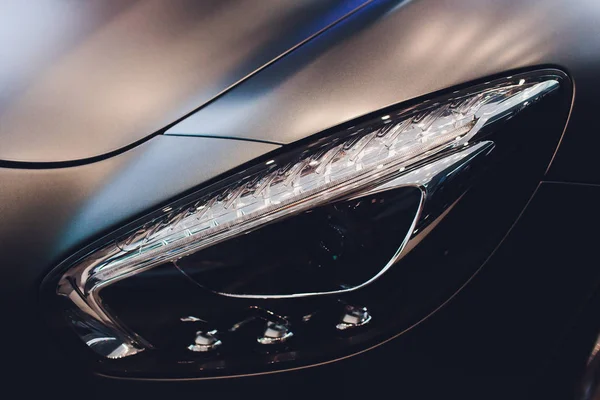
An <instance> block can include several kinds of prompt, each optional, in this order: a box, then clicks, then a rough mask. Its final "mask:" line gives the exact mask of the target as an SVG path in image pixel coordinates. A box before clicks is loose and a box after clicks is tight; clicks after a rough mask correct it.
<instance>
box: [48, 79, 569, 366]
mask: <svg viewBox="0 0 600 400" xmlns="http://www.w3.org/2000/svg"><path fill="white" fill-rule="evenodd" d="M562 80H564V76H562V75H560V74H556V73H537V74H521V75H515V76H513V77H509V78H503V79H499V80H495V81H492V82H486V83H485V84H481V85H477V86H472V87H469V88H467V89H463V90H458V91H453V92H450V93H448V94H445V95H440V96H439V97H436V98H432V99H430V100H427V101H422V102H420V103H418V104H415V105H412V106H410V107H402V106H400V107H393V108H391V109H388V110H385V111H383V112H379V113H376V114H375V115H372V116H369V117H367V118H362V119H360V120H359V121H356V122H355V123H350V124H347V125H345V126H343V127H342V128H339V129H334V130H331V131H328V132H326V133H324V134H321V135H317V136H315V138H308V139H307V140H305V141H303V142H302V143H298V144H294V145H293V146H289V148H286V147H284V148H283V149H282V150H281V151H277V152H276V153H275V154H273V155H272V156H271V157H268V158H263V159H261V160H259V161H258V162H256V163H255V164H254V165H251V166H249V167H248V168H245V169H244V170H243V171H240V172H237V173H235V174H232V175H230V176H228V177H225V178H223V179H221V180H220V181H218V182H216V183H213V184H211V185H209V186H207V187H204V188H202V189H201V190H199V191H197V192H196V193H194V194H192V195H189V196H187V197H185V198H184V199H180V200H177V201H175V202H173V204H171V205H169V206H167V207H164V208H162V209H161V210H157V211H155V212H153V213H150V214H149V215H148V216H147V217H145V218H143V219H142V220H140V221H139V222H138V223H135V224H134V229H129V230H128V231H127V232H126V233H117V234H116V235H111V236H110V239H109V240H104V241H101V243H102V244H101V245H100V246H97V247H95V248H94V250H93V251H91V252H89V253H88V254H85V255H84V256H82V257H79V258H78V259H77V261H76V262H70V263H69V264H68V265H63V266H61V267H60V271H61V273H60V275H59V278H58V286H57V288H56V293H57V294H58V295H60V296H61V297H62V298H65V299H67V300H66V301H65V302H64V305H63V307H64V311H65V312H66V314H67V316H68V321H69V324H70V325H71V326H72V327H73V328H74V329H75V331H76V332H77V334H78V335H79V337H80V338H82V339H83V341H84V342H85V343H86V344H87V346H88V347H89V348H90V349H92V350H94V351H95V352H96V353H97V354H98V355H100V356H101V357H105V358H108V359H119V358H128V357H130V356H133V355H135V354H138V353H140V352H142V351H143V350H146V349H158V348H160V347H161V346H160V345H158V344H156V343H155V342H154V341H153V340H151V339H149V338H147V337H146V335H145V334H142V333H140V331H139V330H138V329H137V328H134V327H132V326H130V324H128V323H126V322H124V321H123V319H122V318H120V317H119V316H118V313H117V312H114V310H113V307H112V304H111V301H114V302H117V300H114V299H116V298H118V294H115V293H116V291H117V289H114V290H115V293H112V294H111V290H113V289H112V288H116V287H119V285H121V282H122V283H123V285H125V286H121V287H122V288H126V287H127V286H126V283H127V282H133V278H135V277H137V276H142V275H144V273H149V271H151V270H152V271H155V272H154V274H160V273H161V272H157V271H169V272H168V274H175V275H178V276H179V277H184V278H185V280H186V282H188V283H190V282H193V286H194V287H195V288H197V290H198V291H201V292H203V293H205V295H206V296H208V297H206V298H207V299H210V300H209V301H208V303H207V302H206V301H205V303H204V310H205V311H202V312H197V313H194V315H192V314H191V312H190V315H174V316H173V317H174V320H177V321H178V322H181V323H188V324H189V323H191V324H194V323H198V324H200V325H201V328H202V329H197V328H194V332H196V333H195V334H194V335H192V336H190V338H189V343H188V345H187V346H184V347H185V351H188V352H189V351H190V350H192V352H195V353H211V352H214V351H216V349H218V351H223V352H224V351H225V350H223V349H226V347H227V346H232V348H236V347H235V346H242V345H240V344H237V345H233V344H231V342H233V341H235V340H236V339H231V337H234V336H235V335H236V334H237V333H236V332H238V331H240V330H243V329H245V328H244V327H245V326H249V325H251V324H252V323H254V322H252V321H255V320H259V321H262V322H261V323H260V328H259V331H260V332H259V334H258V335H254V336H252V337H253V338H254V339H253V341H254V342H256V343H258V345H262V346H265V345H273V344H276V345H277V344H281V343H286V342H288V341H289V339H290V338H291V337H293V336H294V333H295V329H294V327H293V322H291V321H292V320H294V318H299V321H304V322H308V321H309V320H311V319H312V318H313V317H314V315H315V313H314V308H315V307H316V308H318V309H321V308H322V307H321V308H320V305H319V302H321V301H329V300H325V299H331V298H333V297H335V298H336V299H337V300H336V301H339V296H343V295H347V294H353V295H356V296H358V298H359V299H360V298H361V297H360V296H361V293H362V292H363V289H365V288H367V287H368V286H369V285H370V284H371V283H373V282H375V281H376V280H378V279H379V278H380V277H382V275H384V274H385V273H386V272H387V271H388V270H390V269H391V268H392V267H393V266H394V265H396V264H398V262H399V261H400V260H401V259H402V258H403V257H404V256H405V255H406V254H408V252H409V251H410V250H411V249H412V248H414V247H415V245H416V243H417V242H418V241H420V240H422V239H423V237H424V235H427V233H428V232H429V231H431V229H432V228H433V226H435V224H436V223H437V222H439V220H440V218H441V217H443V216H444V215H445V214H446V213H447V212H448V210H449V209H450V208H451V207H452V206H453V205H454V204H455V203H456V202H457V200H458V199H460V197H461V196H462V195H463V194H464V193H465V191H466V189H467V188H468V187H469V186H470V184H471V180H472V178H473V176H474V174H473V170H475V172H477V171H478V170H479V169H478V168H479V166H480V165H485V163H486V158H487V156H488V155H489V154H490V153H491V152H492V150H493V149H494V146H495V144H494V139H493V137H491V136H490V135H491V134H492V133H495V132H496V131H497V130H498V128H499V127H500V126H501V123H503V122H505V121H507V120H509V119H510V118H512V117H513V116H514V115H515V114H517V113H518V112H520V111H521V110H523V109H525V108H527V107H528V106H529V105H531V104H532V103H534V102H536V101H537V100H539V99H540V98H541V97H543V96H544V95H546V94H548V93H551V92H553V91H556V90H557V89H559V87H560V85H561V81H562ZM225 156H226V155H225ZM115 236H116V238H115ZM155 276H156V275H155ZM158 281H160V279H159V280H158ZM158 281H156V282H158ZM169 285H170V284H169V279H166V278H165V279H163V280H162V282H161V283H159V288H154V289H153V290H157V292H156V293H157V296H158V293H159V292H162V291H163V290H164V291H166V292H169V291H171V292H172V290H173V288H172V287H171V288H170V287H169ZM123 290H125V291H127V290H129V289H123ZM186 290H187V289H186ZM171 292H170V293H171ZM105 294H106V295H105ZM336 296H337V297H336ZM183 302H186V300H184V301H183ZM217 303H218V304H217ZM270 304H273V307H270V306H269V305H270ZM311 307H312V308H311ZM325 308H327V307H325ZM338 308H339V307H338ZM338 308H336V310H337V311H332V312H334V313H335V315H336V317H335V318H334V319H335V323H333V324H332V326H334V327H335V330H336V331H338V332H342V331H348V330H352V329H351V328H359V327H363V326H367V325H368V324H369V323H370V321H371V318H372V315H371V313H370V310H369V309H367V308H366V307H364V306H362V305H356V304H350V303H349V302H347V301H344V302H342V308H341V309H339V310H338ZM177 312H180V310H178V311H177ZM177 312H175V311H173V313H174V314H176V313H177ZM327 312H329V311H326V312H324V314H327ZM134 325H135V324H134ZM223 326H228V327H229V328H228V329H226V330H225V329H223ZM223 332H227V333H223ZM253 332H254V331H253ZM224 335H225V336H227V335H228V337H229V341H228V340H226V339H225V338H224ZM318 335H319V334H317V336H318ZM295 336H296V337H297V336H299V334H296V335H295ZM307 337H310V335H309V334H307ZM240 340H241V341H240V343H243V340H242V339H240ZM180 347H181V346H180ZM267 347H268V346H267ZM192 352H190V353H192ZM225 354H226V352H225ZM223 357H224V359H227V357H228V356H227V355H225V356H223ZM219 362H221V361H219ZM211 365H212V364H211ZM219 365H221V367H219ZM214 368H216V369H219V368H222V364H218V362H217V364H214Z"/></svg>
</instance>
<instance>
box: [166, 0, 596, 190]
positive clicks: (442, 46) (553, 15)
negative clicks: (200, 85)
mask: <svg viewBox="0 0 600 400" xmlns="http://www.w3.org/2000/svg"><path fill="white" fill-rule="evenodd" d="M599 20H600V3H598V2H594V1H591V0H576V1H564V0H534V1H494V0H461V1H445V0H419V1H412V2H406V3H402V2H398V1H378V2H375V3H372V4H369V5H367V6H366V7H364V8H363V9H361V10H360V11H359V12H357V13H356V14H354V15H352V16H350V17H349V18H347V19H346V20H344V21H342V22H341V23H340V24H338V25H336V26H335V27H333V28H331V29H330V30H328V31H327V32H326V33H325V34H323V35H322V36H321V37H319V39H318V40H314V41H311V42H309V43H308V44H307V45H305V46H303V47H301V48H299V49H297V50H296V51H294V52H293V53H291V54H290V55H288V56H287V57H285V58H284V59H282V60H281V61H279V62H278V63H276V64H273V65H272V66H270V67H268V68H266V69H265V70H263V71H261V72H260V73H258V74H257V75H255V76H254V77H253V78H252V79H250V80H248V81H247V82H245V83H243V84H241V85H239V86H238V87H236V88H234V89H233V90H231V91H230V92H228V93H226V94H225V95H223V96H222V97H221V98H219V99H218V100H217V101H215V102H213V103H211V104H209V105H207V106H206V107H204V108H202V109H200V110H199V111H198V112H197V113H196V114H194V115H193V116H191V117H190V118H188V119H187V120H184V121H182V122H181V123H179V124H178V125H175V126H173V127H172V128H170V129H169V131H168V132H167V133H171V134H178V135H203V134H209V135H213V136H224V137H243V138H249V139H257V140H267V141H272V142H278V143H291V142H294V141H296V140H298V139H302V138H304V137H306V136H308V135H310V134H313V133H316V132H319V131H322V130H325V129H327V128H330V127H333V126H336V125H338V124H340V123H343V122H346V121H349V120H352V119H354V118H357V117H360V116H362V115H364V114H367V113H370V112H373V111H375V110H378V109H380V108H383V107H386V106H389V105H392V104H395V103H398V102H403V101H406V100H409V99H413V98H416V97H419V96H423V95H426V94H428V93H431V92H434V91H437V90H441V89H444V88H447V87H451V86H453V85H459V84H462V83H464V82H468V81H471V80H475V79H480V78H483V77H486V76H490V75H493V74H497V73H500V72H503V71H508V70H514V69H521V68H527V67H532V66H536V65H557V66H559V67H562V68H564V69H566V70H567V71H568V72H569V73H570V74H571V75H572V78H573V79H574V80H575V82H576V83H577V82H579V81H581V82H585V85H578V86H577V91H578V95H581V96H585V97H586V100H587V101H588V104H591V105H593V106H594V105H595V106H597V107H600V100H598V96H597V95H596V94H597V93H598V92H599V91H600V81H599V80H598V79H595V74H597V71H598V70H600V57H598V56H597V54H600V24H598V23H597V22H598V21H599ZM581 107H582V106H580V105H579V103H577V101H576V102H575V106H574V109H573V118H574V119H575V120H574V121H572V122H575V121H578V120H580V119H582V120H585V122H583V121H582V122H579V123H580V124H586V125H588V126H593V125H594V122H593V121H591V120H590V114H585V112H583V110H582V109H581ZM579 138H580V141H578V142H577V143H576V144H574V145H575V146H577V150H581V148H584V149H585V150H586V151H592V150H591V148H594V146H591V148H590V147H589V146H586V145H585V144H583V143H581V136H580V137H579ZM586 139H587V140H589V138H586ZM572 140H577V138H570V137H567V139H566V140H565V142H564V143H563V144H564V147H567V146H572V144H571V143H572ZM592 140H594V139H593V138H592ZM596 140H597V139H596ZM589 143H590V142H589V141H588V144H589ZM596 143H597V141H595V142H594V144H596ZM588 149H589V150H588ZM591 156H592V154H589V155H588V154H586V157H582V158H578V159H577V160H576V163H581V164H582V165H581V168H580V169H583V170H584V171H585V170H586V169H590V168H593V165H591V164H592V163H593V162H592V160H593V159H594V157H591ZM560 160H561V155H560V152H559V155H558V157H557V161H560ZM570 162H572V160H570ZM564 167H565V168H572V167H573V165H570V166H569V165H564ZM588 175H589V174H588ZM591 178H592V177H591ZM591 178H590V179H591ZM595 179H596V180H598V178H597V177H596V178H595Z"/></svg>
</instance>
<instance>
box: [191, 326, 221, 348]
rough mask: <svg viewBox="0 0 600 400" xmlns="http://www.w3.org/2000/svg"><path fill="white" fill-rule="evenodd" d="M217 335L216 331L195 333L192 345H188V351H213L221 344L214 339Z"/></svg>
mask: <svg viewBox="0 0 600 400" xmlns="http://www.w3.org/2000/svg"><path fill="white" fill-rule="evenodd" d="M217 333H218V332H217V331H216V330H213V331H209V332H203V331H198V332H196V338H195V339H194V344H191V345H189V346H188V350H191V351H194V352H199V353H205V352H208V351H213V350H215V349H216V348H217V347H219V346H220V345H221V344H222V342H221V341H220V340H219V339H218V338H217V337H216V335H217Z"/></svg>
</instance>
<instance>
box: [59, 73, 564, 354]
mask: <svg viewBox="0 0 600 400" xmlns="http://www.w3.org/2000/svg"><path fill="white" fill-rule="evenodd" d="M558 86H559V82H558V80H557V79H554V78H552V77H546V78H544V79H532V80H525V81H523V80H522V79H521V80H520V81H519V80H516V81H515V80H510V79H508V80H507V79H505V80H501V81H496V82H492V83H491V84H486V85H481V86H478V87H476V88H474V89H471V90H469V91H464V92H459V93H458V94H456V95H455V96H454V97H452V96H451V97H446V98H444V99H443V100H441V101H438V102H435V101H428V102H424V103H422V104H420V105H418V106H415V107H412V108H409V109H402V110H399V111H394V112H390V111H388V112H386V113H385V114H380V115H378V116H375V117H373V118H372V119H371V120H368V121H366V122H364V123H361V124H359V125H357V126H354V127H352V128H349V129H346V130H343V131H340V132H337V133H335V134H332V135H330V136H328V137H324V138H320V139H318V140H315V141H314V142H313V143H310V144H308V145H306V146H304V147H297V148H293V149H292V150H290V151H288V152H285V153H283V154H280V155H277V156H274V157H271V158H270V159H269V160H268V161H266V162H261V163H259V164H257V165H255V166H254V167H252V168H249V169H247V170H246V171H243V172H241V173H238V174H237V175H234V176H231V177H230V178H228V179H225V180H223V181H222V182H219V183H216V184H214V185H211V186H209V187H207V188H205V189H204V190H202V191H201V192H199V193H198V194H197V195H196V198H195V200H194V201H193V202H190V203H188V204H186V205H185V206H175V205H172V206H169V207H165V208H163V209H162V210H161V211H160V212H159V213H158V214H159V215H157V216H156V217H155V218H154V219H152V220H151V221H150V222H148V223H145V224H144V225H143V226H141V227H139V229H137V230H135V231H133V232H130V233H128V234H126V235H124V236H122V237H121V238H120V239H118V240H117V241H115V242H112V243H109V244H108V245H105V246H104V247H102V248H100V249H98V250H97V251H95V252H93V253H92V254H89V255H87V256H86V257H84V258H82V259H80V260H79V261H78V262H77V263H76V264H75V265H72V266H71V267H70V268H69V269H68V270H67V272H66V273H64V275H63V276H62V279H61V280H60V282H59V286H58V290H57V291H58V293H59V294H61V295H63V296H67V297H68V298H69V299H71V301H72V303H73V305H74V306H75V310H76V312H75V313H73V315H77V316H78V318H79V319H78V321H79V322H76V323H74V324H75V325H77V326H78V327H79V328H81V327H84V328H86V327H87V328H86V329H83V330H84V331H85V332H86V333H85V334H83V333H82V334H80V335H82V337H83V336H86V335H87V336H86V337H92V338H93V339H101V340H102V339H103V340H110V342H111V343H114V344H115V347H118V346H120V347H119V348H120V349H121V350H120V351H118V352H116V353H115V352H114V349H109V350H106V347H105V346H104V347H102V349H101V350H98V352H99V353H100V354H102V355H103V356H106V357H109V358H116V357H125V356H130V355H133V354H136V353H137V352H139V351H141V350H143V349H145V348H149V347H151V345H150V344H149V343H147V342H146V341H144V340H143V339H142V338H141V337H139V336H137V335H136V334H135V333H133V332H131V331H130V330H129V329H127V328H126V327H125V326H123V324H121V323H120V322H119V321H118V320H117V318H116V317H114V316H112V315H110V313H109V312H107V310H106V307H105V306H104V305H103V302H102V300H101V298H100V296H99V293H100V291H101V289H102V288H104V287H106V286H108V285H110V284H112V283H115V282H117V281H120V280H122V279H125V278H127V277H130V276H132V275H134V274H137V273H140V272H142V271H145V270H147V269H149V268H153V267H155V266H157V265H160V264H161V263H164V262H168V261H176V260H178V259H180V258H182V257H185V256H188V255H190V254H192V253H195V252H198V251H199V250H202V249H205V248H207V247H209V246H213V245H215V244H217V243H221V242H223V241H226V240H228V239H230V238H233V237H236V236H239V235H241V234H243V233H246V232H249V231H252V230H256V229H257V228H259V227H261V226H264V225H266V224H269V223H272V222H274V221H277V220H280V219H282V218H286V217H289V216H291V215H296V214H298V213H300V212H303V211H307V210H311V209H313V208H315V207H317V206H321V205H324V204H328V203H330V202H332V201H334V200H339V199H342V198H350V197H353V198H355V197H360V196H361V194H364V193H372V192H373V191H376V190H378V188H381V187H387V188H389V187H390V182H394V181H396V180H398V179H400V181H402V184H403V185H412V186H417V187H419V186H420V185H422V184H424V182H425V180H426V179H429V176H428V175H425V176H423V175H422V174H415V173H414V172H415V169H416V168H425V167H424V166H426V165H427V164H428V163H431V162H433V160H439V159H440V157H443V156H444V155H446V154H454V153H456V152H457V151H458V150H459V149H463V148H467V147H470V146H474V145H475V144H476V143H477V139H478V136H479V135H482V134H484V133H485V132H486V131H487V130H488V129H489V128H490V127H491V126H492V125H493V124H495V123H496V122H498V121H502V120H505V119H507V118H509V117H511V116H512V115H514V114H515V113H516V112H518V111H520V110H521V109H523V108H524V107H526V106H528V105H530V104H532V103H533V102H534V101H536V100H537V99H539V98H540V97H541V96H543V95H544V94H546V93H549V92H551V91H553V90H554V89H556V88H558ZM464 156H465V155H462V156H461V157H464ZM459 158H460V157H459ZM448 160H449V159H448ZM403 177H404V178H403ZM406 177H410V179H413V178H414V179H416V178H417V177H419V179H420V180H422V182H419V179H416V180H414V179H413V180H411V181H407V180H406V179H407V178H406ZM386 185H387V186H386ZM392 186H393V185H392ZM380 190H383V189H380ZM409 234H410V232H409ZM403 243H404V242H403ZM392 263H393V262H390V263H388V264H389V265H391V264H392ZM389 265H387V266H386V268H387V267H389ZM383 267H384V266H382V269H383ZM354 289H356V287H354V288H347V290H354ZM223 294H224V295H232V296H236V295H240V294H235V293H229V294H228V293H223ZM318 294H319V293H312V295H318ZM242 295H243V294H242ZM294 295H302V293H296V294H294ZM258 297H262V298H268V297H269V293H265V294H264V296H258ZM82 321H83V322H82ZM86 321H87V322H86ZM90 335H91V336H90ZM88 344H89V343H88ZM90 347H92V348H94V349H95V347H94V346H92V345H90Z"/></svg>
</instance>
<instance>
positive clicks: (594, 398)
mask: <svg viewBox="0 0 600 400" xmlns="http://www.w3.org/2000/svg"><path fill="white" fill-rule="evenodd" d="M577 399H578V400H598V399H600V336H598V338H597V339H596V343H595V344H594V348H593V349H592V352H591V353H590V356H589V357H588V363H587V366H586V369H585V372H584V374H583V379H582V380H581V386H580V387H579V393H578V396H577Z"/></svg>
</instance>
